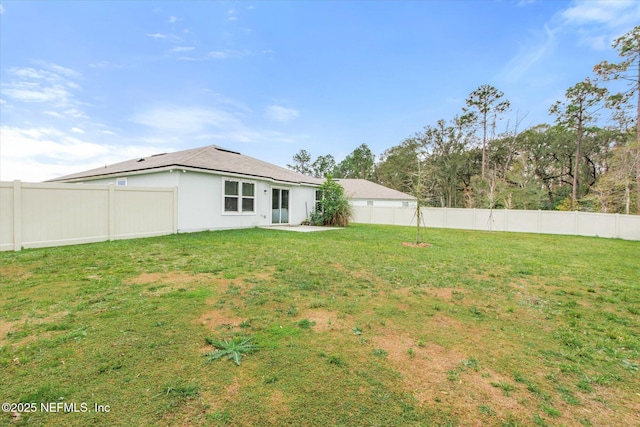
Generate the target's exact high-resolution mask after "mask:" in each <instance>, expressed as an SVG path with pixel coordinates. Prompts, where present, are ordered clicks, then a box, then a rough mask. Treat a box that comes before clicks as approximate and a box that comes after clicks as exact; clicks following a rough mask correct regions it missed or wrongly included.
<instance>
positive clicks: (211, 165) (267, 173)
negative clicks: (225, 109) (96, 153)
mask: <svg viewBox="0 0 640 427" xmlns="http://www.w3.org/2000/svg"><path fill="white" fill-rule="evenodd" d="M171 167H183V168H191V169H199V170H202V171H204V172H220V173H225V172H226V173H232V174H240V175H246V176H250V177H256V178H267V179H272V180H275V181H281V182H289V183H296V184H314V185H320V184H322V182H323V180H321V179H318V178H313V177H310V176H306V175H303V174H300V173H298V172H294V171H292V170H289V169H285V168H282V167H280V166H276V165H274V164H271V163H267V162H263V161H262V160H258V159H254V158H253V157H249V156H244V155H242V154H240V153H237V152H235V151H230V150H226V149H224V148H222V147H218V146H216V145H209V146H207V147H201V148H193V149H190V150H184V151H176V152H174V153H163V154H155V155H153V156H149V157H143V158H137V159H132V160H127V161H125V162H120V163H115V164H112V165H105V167H103V168H97V169H91V170H88V171H85V172H79V173H74V174H71V175H67V176H63V177H60V178H56V179H52V180H51V181H81V180H83V179H87V178H107V177H109V176H117V175H124V174H128V173H133V172H135V173H147V172H149V173H150V172H156V171H157V170H159V169H166V168H171Z"/></svg>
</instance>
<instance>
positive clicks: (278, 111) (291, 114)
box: [264, 105, 300, 123]
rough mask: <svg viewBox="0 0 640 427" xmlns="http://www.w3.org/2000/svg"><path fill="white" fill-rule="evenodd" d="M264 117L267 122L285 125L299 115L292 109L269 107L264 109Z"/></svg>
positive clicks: (278, 106)
mask: <svg viewBox="0 0 640 427" xmlns="http://www.w3.org/2000/svg"><path fill="white" fill-rule="evenodd" d="M264 115H265V117H266V118H268V119H269V120H273V121H276V122H282V123H286V122H290V121H291V120H293V119H295V118H296V117H298V116H299V115H300V113H299V112H298V110H294V109H292V108H286V107H282V106H280V105H270V106H268V107H267V108H266V110H265V113H264Z"/></svg>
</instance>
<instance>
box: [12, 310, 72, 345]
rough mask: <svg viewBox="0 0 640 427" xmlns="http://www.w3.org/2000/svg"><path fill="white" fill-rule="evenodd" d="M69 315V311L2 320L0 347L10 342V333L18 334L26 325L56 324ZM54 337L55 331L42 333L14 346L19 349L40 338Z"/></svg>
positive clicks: (30, 336)
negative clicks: (8, 336)
mask: <svg viewBox="0 0 640 427" xmlns="http://www.w3.org/2000/svg"><path fill="white" fill-rule="evenodd" d="M68 314H69V312H68V311H61V312H58V313H54V314H50V315H48V316H45V315H44V314H43V313H36V314H35V315H34V316H31V317H22V318H21V319H19V320H14V321H5V320H2V319H0V346H1V345H4V344H6V343H8V342H9V340H8V338H7V335H8V334H9V333H10V332H16V331H18V330H20V329H21V328H22V327H23V326H24V325H25V324H36V325H38V324H43V323H56V322H59V321H61V320H62V319H63V318H64V317H65V316H67V315H68ZM52 335H54V331H48V332H40V333H38V334H37V335H28V336H26V337H24V338H22V339H21V340H19V341H17V342H14V343H13V345H14V346H16V347H18V346H22V345H25V344H29V343H31V342H33V341H36V340H38V339H40V338H47V337H49V336H52Z"/></svg>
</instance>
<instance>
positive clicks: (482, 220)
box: [352, 206, 640, 240]
mask: <svg viewBox="0 0 640 427" xmlns="http://www.w3.org/2000/svg"><path fill="white" fill-rule="evenodd" d="M352 209H353V212H354V218H353V222H354V223H363V224H388V225H407V226H409V225H413V226H415V225H416V210H415V208H397V207H396V208H391V207H378V206H352ZM422 216H423V220H424V225H426V226H427V227H435V228H460V229H465V230H486V231H513V232H523V233H543V234H567V235H576V236H598V237H611V238H620V239H626V240H640V215H620V214H604V213H589V212H560V211H525V210H507V209H504V210H502V209H500V210H497V209H494V210H489V209H459V208H422Z"/></svg>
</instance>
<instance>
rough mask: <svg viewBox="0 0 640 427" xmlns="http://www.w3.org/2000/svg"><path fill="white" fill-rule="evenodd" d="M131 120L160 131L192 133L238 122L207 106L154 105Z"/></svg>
mask: <svg viewBox="0 0 640 427" xmlns="http://www.w3.org/2000/svg"><path fill="white" fill-rule="evenodd" d="M131 121H132V122H134V123H137V124H140V125H144V126H146V127H149V128H152V129H155V130H157V131H160V132H172V133H174V134H179V135H192V134H196V133H199V132H202V131H203V130H205V129H207V128H210V127H214V128H224V127H229V126H235V125H237V124H238V123H239V120H238V118H236V117H235V116H234V115H233V114H231V113H229V112H227V111H224V110H221V109H215V108H208V107H176V106H169V107H156V108H151V109H149V110H146V111H143V112H140V113H138V114H136V115H134V116H133V117H132V119H131Z"/></svg>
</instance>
